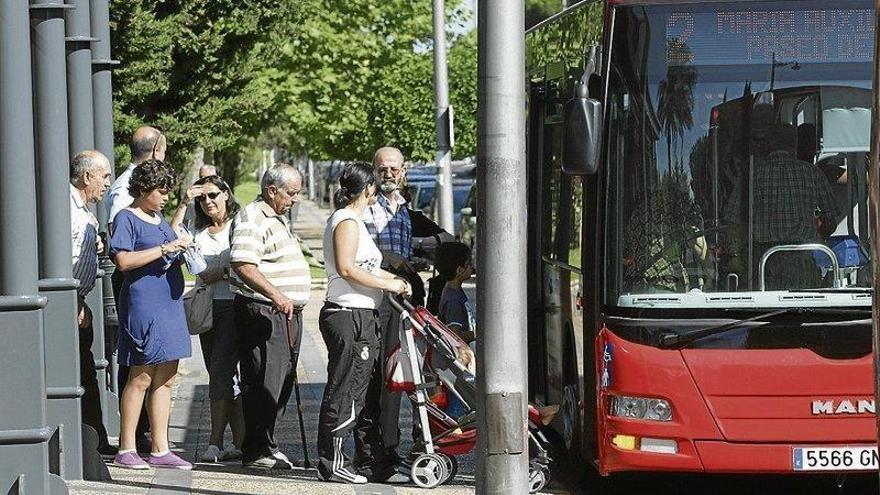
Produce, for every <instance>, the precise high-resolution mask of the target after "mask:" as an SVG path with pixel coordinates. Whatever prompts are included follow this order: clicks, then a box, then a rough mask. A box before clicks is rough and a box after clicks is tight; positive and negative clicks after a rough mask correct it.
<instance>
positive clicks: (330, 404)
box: [318, 303, 382, 479]
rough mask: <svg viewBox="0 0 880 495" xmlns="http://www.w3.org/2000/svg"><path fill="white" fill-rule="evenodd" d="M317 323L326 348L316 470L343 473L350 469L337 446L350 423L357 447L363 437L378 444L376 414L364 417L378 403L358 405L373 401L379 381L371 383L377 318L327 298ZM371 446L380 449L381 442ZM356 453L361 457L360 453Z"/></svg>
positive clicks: (377, 350)
mask: <svg viewBox="0 0 880 495" xmlns="http://www.w3.org/2000/svg"><path fill="white" fill-rule="evenodd" d="M318 322H319V327H320V328H321V336H322V337H323V338H324V344H326V346H327V353H328V363H327V386H326V387H325V388H324V398H323V401H322V402H321V415H320V419H319V424H318V455H319V456H320V461H319V462H318V474H319V476H321V477H322V478H325V479H326V478H329V477H330V476H331V475H334V474H335V475H336V476H342V477H343V478H344V477H345V476H348V475H349V474H350V473H352V472H353V471H354V470H353V469H351V463H350V460H349V459H348V458H347V457H346V456H345V454H344V452H343V449H344V445H345V440H346V439H347V438H348V436H349V435H350V434H351V432H352V430H353V429H355V427H358V431H359V435H358V441H357V442H356V448H357V450H358V451H361V450H362V449H363V448H364V445H363V442H365V441H366V442H371V443H372V442H380V443H381V438H380V435H379V430H378V428H379V425H378V418H376V417H370V416H371V415H375V414H377V413H378V408H377V407H366V408H365V407H364V404H365V403H370V404H374V405H378V402H379V393H378V392H379V389H380V387H381V383H379V384H371V378H372V376H373V371H374V369H375V367H376V366H378V363H379V357H380V352H381V348H380V347H381V346H380V343H379V335H380V332H379V323H378V320H377V318H376V312H375V311H374V310H372V309H358V308H343V307H340V306H336V305H334V304H331V303H327V304H325V305H324V308H322V309H321V316H320V318H319V319H318ZM371 385H372V386H371ZM368 391H370V392H371V393H370V394H368V393H367V392H368ZM362 413H365V414H362ZM374 448H375V449H376V450H374V451H381V450H382V449H381V445H376V446H375V447H374ZM357 457H358V458H359V459H362V458H364V456H363V455H362V454H360V452H359V453H358V456H357Z"/></svg>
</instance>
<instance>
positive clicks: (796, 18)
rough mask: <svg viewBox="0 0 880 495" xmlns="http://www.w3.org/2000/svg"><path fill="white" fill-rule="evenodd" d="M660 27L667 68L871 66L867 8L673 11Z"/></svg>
mask: <svg viewBox="0 0 880 495" xmlns="http://www.w3.org/2000/svg"><path fill="white" fill-rule="evenodd" d="M785 3H787V4H788V5H784V4H783V3H781V2H774V3H773V4H772V5H773V6H780V7H786V6H787V7H791V6H792V2H785ZM823 3H825V4H826V5H828V4H830V5H833V4H834V3H833V2H823ZM797 4H798V3H795V5H797ZM811 4H813V5H815V2H811ZM665 24H666V60H667V63H668V65H669V66H682V65H739V64H761V63H772V62H773V61H775V62H777V63H791V64H793V63H795V62H796V63H798V64H809V63H852V62H870V61H871V59H872V56H873V49H874V48H873V41H874V12H873V11H872V10H870V9H866V10H839V9H837V10H835V9H827V10H784V9H782V8H780V9H779V10H770V9H767V10H763V9H762V10H757V9H756V10H750V11H727V12H723V11H722V12H674V13H671V14H668V15H666V23H665Z"/></svg>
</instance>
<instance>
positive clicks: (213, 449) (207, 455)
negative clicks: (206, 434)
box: [199, 445, 223, 463]
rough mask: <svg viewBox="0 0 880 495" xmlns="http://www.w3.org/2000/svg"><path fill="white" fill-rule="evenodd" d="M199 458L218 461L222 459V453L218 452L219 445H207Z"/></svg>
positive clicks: (203, 460)
mask: <svg viewBox="0 0 880 495" xmlns="http://www.w3.org/2000/svg"><path fill="white" fill-rule="evenodd" d="M199 460H201V461H202V462H214V463H217V462H220V461H221V460H223V454H222V453H221V452H220V447H218V446H216V445H208V448H207V449H205V451H204V452H202V455H201V456H200V457H199Z"/></svg>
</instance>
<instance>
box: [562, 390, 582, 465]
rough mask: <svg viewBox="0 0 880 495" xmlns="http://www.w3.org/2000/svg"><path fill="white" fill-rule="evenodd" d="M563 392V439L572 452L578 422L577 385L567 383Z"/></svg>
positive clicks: (566, 447) (568, 449)
mask: <svg viewBox="0 0 880 495" xmlns="http://www.w3.org/2000/svg"><path fill="white" fill-rule="evenodd" d="M562 394H563V395H562V439H563V441H564V442H565V449H566V450H567V451H568V452H569V453H571V452H572V451H573V450H574V448H573V447H574V445H575V436H576V435H577V424H578V399H577V397H578V393H577V385H575V384H573V383H569V384H567V385H566V386H565V388H564V389H563V390H562Z"/></svg>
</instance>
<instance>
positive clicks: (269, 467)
mask: <svg viewBox="0 0 880 495" xmlns="http://www.w3.org/2000/svg"><path fill="white" fill-rule="evenodd" d="M242 465H243V466H244V467H246V468H248V469H257V470H260V471H290V470H291V469H293V464H291V463H290V461H288V460H286V459H279V458H277V457H274V456H270V455H267V456H266V457H260V458H259V459H256V460H253V461H249V462H245V463H243V464H242Z"/></svg>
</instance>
